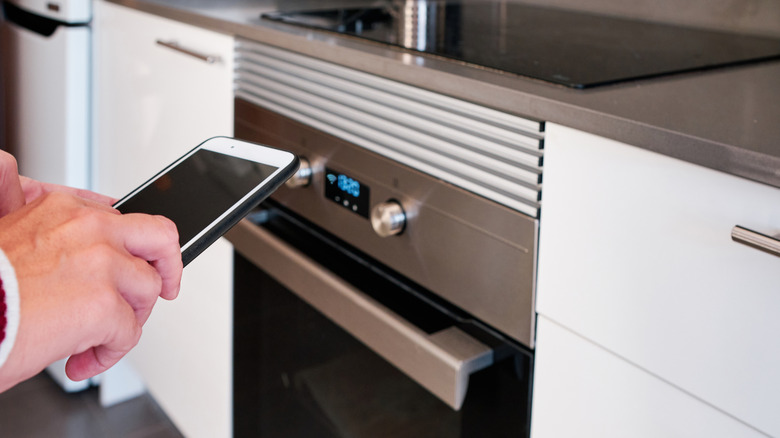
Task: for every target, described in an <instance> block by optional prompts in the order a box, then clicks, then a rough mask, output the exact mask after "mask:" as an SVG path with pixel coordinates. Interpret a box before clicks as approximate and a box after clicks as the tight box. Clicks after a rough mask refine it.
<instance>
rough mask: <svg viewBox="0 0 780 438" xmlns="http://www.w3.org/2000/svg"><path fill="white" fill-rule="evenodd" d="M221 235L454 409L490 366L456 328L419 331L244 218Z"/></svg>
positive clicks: (485, 353) (484, 350) (483, 348)
mask: <svg viewBox="0 0 780 438" xmlns="http://www.w3.org/2000/svg"><path fill="white" fill-rule="evenodd" d="M225 237H227V239H228V240H230V242H231V243H233V245H234V247H235V249H236V251H238V252H239V253H241V254H242V255H243V256H244V257H246V258H247V259H249V260H250V261H252V262H253V263H254V264H255V265H256V266H258V267H260V268H261V269H262V270H264V271H265V272H267V273H268V274H270V275H271V276H272V277H275V278H276V280H277V281H279V282H280V283H282V284H283V285H284V286H285V287H286V288H287V289H289V290H290V291H292V292H293V293H295V294H296V295H298V296H299V297H300V298H301V299H303V300H304V301H306V302H308V303H309V304H311V305H312V306H313V307H314V308H316V309H317V310H319V311H320V312H322V313H323V314H324V315H325V316H327V317H328V318H330V319H331V320H333V321H334V322H335V323H336V324H338V325H339V326H341V328H343V329H344V330H346V331H347V332H349V333H351V334H352V335H353V336H355V337H356V338H357V339H359V340H360V341H362V342H363V343H364V344H365V345H367V346H368V347H369V348H371V349H372V350H374V351H375V352H376V353H377V354H379V355H380V356H382V357H384V358H385V360H387V361H388V362H390V363H392V364H393V365H395V366H396V367H397V368H399V369H400V370H401V371H403V372H404V373H406V375H407V376H409V377H410V378H412V379H414V380H415V381H417V383H419V384H421V385H422V386H423V387H425V388H426V389H428V391H430V392H431V393H433V394H434V395H436V396H437V397H439V399H441V400H442V401H444V402H445V403H447V404H448V405H449V406H450V407H451V408H453V409H455V410H459V409H460V408H461V406H462V405H463V401H464V399H465V396H466V390H467V388H468V383H469V376H470V375H471V374H472V373H474V372H476V371H479V370H481V369H483V368H486V367H488V366H490V365H492V364H493V350H492V349H491V348H490V347H488V346H487V345H485V344H483V343H481V342H479V341H478V340H476V339H475V338H473V337H471V336H470V335H468V334H466V333H465V332H463V331H461V330H460V329H459V328H457V327H450V328H447V329H443V330H441V331H438V332H436V333H433V334H428V333H426V332H423V331H422V330H421V329H419V328H417V327H416V326H414V325H413V324H412V323H410V322H408V321H406V320H405V319H403V318H402V317H401V316H399V315H397V314H396V313H394V312H392V311H390V310H389V309H387V308H386V307H384V306H383V305H381V304H380V303H378V302H376V301H374V300H373V299H372V298H370V297H368V296H367V295H365V294H364V293H362V292H360V291H359V290H357V289H355V288H354V287H352V285H350V284H349V283H346V282H345V281H344V280H342V279H341V278H339V277H337V276H336V275H335V274H333V273H331V272H330V271H328V270H326V269H325V268H323V267H321V266H320V265H319V264H317V263H316V262H315V261H314V260H312V259H309V258H308V257H307V256H306V255H305V254H303V253H301V252H299V251H298V250H297V249H295V248H293V247H291V246H289V245H288V244H287V243H286V242H284V241H283V240H281V239H279V238H278V237H276V236H275V235H273V234H271V233H270V232H269V231H267V230H265V229H263V228H261V227H259V226H257V225H254V224H253V223H251V222H249V221H248V220H247V219H244V220H242V221H241V222H239V223H238V225H236V226H235V227H234V228H233V229H232V230H230V231H229V232H228V233H227V234H226V235H225Z"/></svg>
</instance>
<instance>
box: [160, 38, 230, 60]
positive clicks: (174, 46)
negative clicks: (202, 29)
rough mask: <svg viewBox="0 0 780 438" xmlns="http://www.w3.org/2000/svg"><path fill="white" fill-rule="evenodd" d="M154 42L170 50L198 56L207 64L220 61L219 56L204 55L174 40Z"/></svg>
mask: <svg viewBox="0 0 780 438" xmlns="http://www.w3.org/2000/svg"><path fill="white" fill-rule="evenodd" d="M155 43H157V45H158V46H163V47H167V48H169V49H171V50H175V51H177V52H180V53H184V54H185V55H189V56H192V57H194V58H198V59H200V60H201V61H204V62H206V63H209V64H214V63H216V62H219V61H220V57H219V56H215V55H204V54H203V53H199V52H196V51H194V50H190V49H185V48H184V47H182V46H181V45H179V43H178V42H176V41H163V40H156V41H155Z"/></svg>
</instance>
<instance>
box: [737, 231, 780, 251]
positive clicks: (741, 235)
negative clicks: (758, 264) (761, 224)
mask: <svg viewBox="0 0 780 438" xmlns="http://www.w3.org/2000/svg"><path fill="white" fill-rule="evenodd" d="M731 240H733V241H735V242H739V243H742V244H745V245H747V246H749V247H752V248H755V249H758V250H761V251H764V252H767V253H769V254H772V255H774V256H778V257H780V240H777V239H775V238H774V237H771V236H767V235H766V234H761V233H757V232H755V231H753V230H749V229H747V228H745V227H740V226H739V225H735V226H734V228H732V229H731Z"/></svg>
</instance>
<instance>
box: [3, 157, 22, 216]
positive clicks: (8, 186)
mask: <svg viewBox="0 0 780 438" xmlns="http://www.w3.org/2000/svg"><path fill="white" fill-rule="evenodd" d="M24 203H25V202H24V193H23V192H22V185H21V182H20V181H19V171H18V170H17V167H16V159H15V158H14V157H13V155H11V154H9V153H7V152H4V151H0V217H3V216H5V215H6V214H8V213H10V212H12V211H15V210H16V209H18V208H20V207H22V206H23V205H24Z"/></svg>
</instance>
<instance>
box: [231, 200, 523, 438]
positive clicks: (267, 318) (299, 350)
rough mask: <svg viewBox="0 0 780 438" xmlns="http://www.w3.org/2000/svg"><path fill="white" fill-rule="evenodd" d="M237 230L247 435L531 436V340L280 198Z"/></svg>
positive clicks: (238, 331)
mask: <svg viewBox="0 0 780 438" xmlns="http://www.w3.org/2000/svg"><path fill="white" fill-rule="evenodd" d="M227 237H228V238H229V240H231V242H232V243H233V244H234V245H235V248H236V251H237V254H236V263H235V286H234V288H235V301H234V302H235V310H234V317H235V326H234V409H233V410H234V433H235V436H268V437H285V438H293V437H372V438H376V437H399V436H420V437H485V436H490V437H502V436H507V437H510V436H511V437H523V436H528V433H529V432H528V431H529V418H530V415H529V412H530V403H529V397H530V394H531V373H532V369H533V367H532V354H531V353H530V352H529V351H528V350H527V349H525V348H523V347H520V346H517V345H515V344H514V343H513V342H512V341H507V340H506V339H504V338H503V337H502V336H501V335H499V334H497V333H495V332H493V331H492V330H490V329H489V328H487V327H485V326H483V325H482V324H480V323H479V322H478V321H474V320H473V319H471V318H470V317H469V316H468V315H465V314H463V313H462V312H460V311H459V310H458V309H456V308H451V307H450V306H449V305H448V304H447V303H446V302H442V301H441V300H438V299H437V298H436V297H435V296H431V295H429V294H426V292H425V290H422V289H421V288H419V287H418V286H417V285H415V284H414V283H411V282H409V281H408V280H406V279H405V278H403V277H401V276H399V275H397V274H396V273H394V272H392V271H391V270H389V269H387V268H386V267H384V266H382V265H381V264H379V263H377V262H376V261H374V260H372V259H371V258H369V257H367V256H366V255H364V254H362V253H360V252H359V251H358V250H356V249H354V248H352V247H350V246H349V245H347V244H345V243H344V242H342V241H340V240H339V239H338V238H336V237H334V236H332V235H329V234H328V233H327V232H326V231H324V230H322V229H319V228H318V227H317V226H315V225H314V224H311V223H309V222H307V221H306V220H305V219H303V218H301V217H298V216H297V215H295V214H294V213H292V212H290V211H288V210H286V209H284V208H283V207H282V206H280V205H277V204H275V203H274V202H273V201H269V202H266V203H265V204H264V205H263V207H262V209H261V210H259V211H258V212H256V213H254V214H253V215H251V216H250V218H248V219H245V220H244V221H242V222H241V223H240V224H239V225H238V226H237V227H236V228H234V229H233V230H231V232H230V233H229V234H228V235H227Z"/></svg>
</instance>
